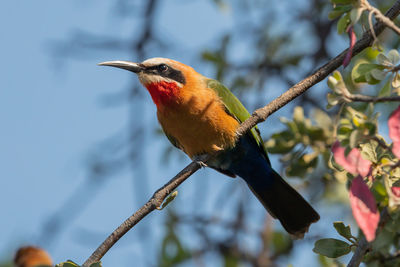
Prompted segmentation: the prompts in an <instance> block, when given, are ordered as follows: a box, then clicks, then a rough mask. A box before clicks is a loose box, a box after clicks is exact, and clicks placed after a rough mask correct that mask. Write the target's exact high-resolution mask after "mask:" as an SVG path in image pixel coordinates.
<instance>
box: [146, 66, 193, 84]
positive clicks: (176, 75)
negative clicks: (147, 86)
mask: <svg viewBox="0 0 400 267" xmlns="http://www.w3.org/2000/svg"><path fill="white" fill-rule="evenodd" d="M145 72H147V73H149V74H152V75H159V76H161V77H165V78H169V79H172V80H174V81H177V82H179V83H181V84H185V83H186V80H185V77H184V76H183V74H182V72H181V71H179V70H176V69H174V68H172V67H171V66H169V65H167V64H159V65H155V66H150V67H146V70H145Z"/></svg>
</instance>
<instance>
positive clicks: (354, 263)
mask: <svg viewBox="0 0 400 267" xmlns="http://www.w3.org/2000/svg"><path fill="white" fill-rule="evenodd" d="M388 219H389V212H388V210H387V208H384V209H383V210H382V211H381V220H380V222H379V228H378V231H380V229H382V228H383V226H384V225H385V223H386V222H387V220H388ZM370 248H371V245H370V243H368V241H367V240H366V239H365V236H364V235H363V236H362V237H361V238H360V239H359V240H358V242H357V248H356V250H355V251H354V254H353V256H352V257H351V259H350V261H349V264H347V267H358V266H359V265H360V263H361V261H362V259H363V257H364V255H365V253H367V251H368V250H369V249H370Z"/></svg>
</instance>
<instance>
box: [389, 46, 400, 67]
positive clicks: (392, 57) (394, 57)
mask: <svg viewBox="0 0 400 267" xmlns="http://www.w3.org/2000/svg"><path fill="white" fill-rule="evenodd" d="M387 59H388V60H389V62H390V63H392V64H393V65H396V64H397V63H398V62H399V60H400V55H399V52H398V51H397V50H396V49H392V50H390V51H389V53H388V54H387Z"/></svg>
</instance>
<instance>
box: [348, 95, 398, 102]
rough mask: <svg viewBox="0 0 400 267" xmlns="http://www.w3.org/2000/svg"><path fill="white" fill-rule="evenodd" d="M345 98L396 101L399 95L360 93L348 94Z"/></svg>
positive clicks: (368, 100) (361, 100) (363, 100)
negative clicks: (379, 95)
mask: <svg viewBox="0 0 400 267" xmlns="http://www.w3.org/2000/svg"><path fill="white" fill-rule="evenodd" d="M345 98H346V99H347V100H349V101H352V102H373V103H377V102H393V101H395V102H397V101H400V96H382V97H378V96H368V95H360V94H349V95H346V96H345Z"/></svg>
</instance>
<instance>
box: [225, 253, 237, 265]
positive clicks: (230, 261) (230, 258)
mask: <svg viewBox="0 0 400 267" xmlns="http://www.w3.org/2000/svg"><path fill="white" fill-rule="evenodd" d="M222 256H223V257H224V267H238V266H239V259H238V257H235V256H234V255H232V253H224V254H223V255H222Z"/></svg>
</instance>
